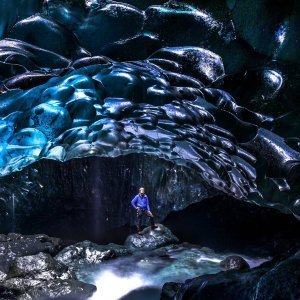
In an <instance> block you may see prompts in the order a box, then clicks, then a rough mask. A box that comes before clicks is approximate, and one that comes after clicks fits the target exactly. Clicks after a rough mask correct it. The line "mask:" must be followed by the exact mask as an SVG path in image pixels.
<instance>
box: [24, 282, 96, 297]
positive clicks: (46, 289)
mask: <svg viewBox="0 0 300 300" xmlns="http://www.w3.org/2000/svg"><path fill="white" fill-rule="evenodd" d="M95 291H96V287H95V286H94V285H91V284H87V283H84V282H81V281H78V280H74V279H68V280H62V279H55V280H51V281H49V282H43V283H41V284H39V285H37V286H35V287H33V288H31V289H30V290H29V291H28V292H27V293H26V294H24V295H22V297H20V299H22V300H25V299H26V300H27V299H28V300H33V299H38V300H48V299H64V300H66V299H68V300H81V299H82V300H86V299H88V298H90V297H91V296H92V295H93V293H94V292H95Z"/></svg>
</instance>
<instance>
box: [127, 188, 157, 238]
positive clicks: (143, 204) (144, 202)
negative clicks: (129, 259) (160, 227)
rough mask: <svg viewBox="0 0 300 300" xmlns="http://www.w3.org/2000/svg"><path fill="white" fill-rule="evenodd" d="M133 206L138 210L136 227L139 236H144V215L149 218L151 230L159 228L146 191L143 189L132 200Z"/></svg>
mask: <svg viewBox="0 0 300 300" xmlns="http://www.w3.org/2000/svg"><path fill="white" fill-rule="evenodd" d="M131 205H132V206H133V207H134V209H136V218H137V223H136V226H137V232H138V234H142V231H141V226H142V216H143V214H145V215H146V216H148V217H149V219H150V224H151V229H155V228H157V226H156V225H155V223H154V216H153V214H152V212H151V210H150V205H149V199H148V196H147V195H146V194H145V189H144V188H143V187H141V188H140V189H139V193H138V194H137V195H136V196H135V197H134V198H133V199H132V200H131Z"/></svg>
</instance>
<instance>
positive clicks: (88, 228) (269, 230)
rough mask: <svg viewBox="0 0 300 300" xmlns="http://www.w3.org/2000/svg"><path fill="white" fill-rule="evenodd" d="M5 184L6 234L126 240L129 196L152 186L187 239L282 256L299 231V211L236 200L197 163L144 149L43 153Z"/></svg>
mask: <svg viewBox="0 0 300 300" xmlns="http://www.w3.org/2000/svg"><path fill="white" fill-rule="evenodd" d="M20 182H22V184H20ZM2 186H3V187H5V188H6V193H7V194H6V195H4V194H2V201H1V203H2V204H3V205H1V211H2V214H3V217H2V218H1V226H2V228H4V229H5V230H6V231H7V232H12V231H15V232H20V233H22V234H36V233H41V232H43V233H46V234H48V235H49V236H57V237H60V238H62V239H65V240H73V241H80V240H91V241H93V242H96V243H100V244H106V243H110V242H114V243H119V244H122V243H123V242H124V241H125V239H126V237H127V236H128V235H129V234H132V233H135V231H136V229H135V211H134V210H133V208H132V207H131V205H130V200H131V199H132V198H133V196H134V195H135V194H137V192H138V188H139V187H140V186H145V188H146V193H147V195H148V196H149V199H150V201H151V210H152V211H153V213H154V215H155V217H156V221H157V222H162V223H163V224H165V225H166V226H167V227H169V228H170V229H171V230H172V231H173V232H174V233H175V235H177V236H178V237H179V239H180V240H181V241H182V242H189V243H194V244H200V245H202V246H208V247H211V248H213V249H216V250H218V251H235V252H243V253H247V254H249V255H251V254H253V255H275V254H276V253H279V252H280V251H283V250H285V249H286V248H289V247H290V246H291V244H293V243H295V242H296V241H297V236H299V233H300V225H299V222H298V221H297V220H296V219H295V218H294V217H293V216H292V215H285V214H282V213H281V212H279V211H277V210H275V209H272V208H264V207H260V206H257V205H254V204H251V203H247V202H245V201H242V200H236V199H233V198H231V197H229V196H226V195H224V194H222V193H220V192H218V191H217V190H215V189H213V188H211V187H209V186H208V185H207V184H205V183H203V181H201V178H200V176H199V175H198V174H197V172H196V171H194V170H193V169H189V168H187V167H185V166H178V165H175V164H174V163H172V162H170V161H167V160H164V159H162V158H159V157H155V156H150V155H145V154H129V155H126V156H119V157H115V158H110V157H87V158H80V159H73V160H70V161H67V162H64V163H61V162H58V161H54V160H46V159H44V160H41V161H39V162H37V163H35V164H33V165H31V166H29V167H27V168H25V169H24V170H22V171H20V172H16V173H14V174H13V175H10V176H7V177H5V178H3V179H2ZM5 212H6V213H5ZM145 221H147V220H144V225H147V223H145Z"/></svg>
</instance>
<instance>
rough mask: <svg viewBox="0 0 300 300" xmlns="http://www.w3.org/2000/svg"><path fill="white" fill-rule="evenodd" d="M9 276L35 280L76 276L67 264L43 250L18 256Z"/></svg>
mask: <svg viewBox="0 0 300 300" xmlns="http://www.w3.org/2000/svg"><path fill="white" fill-rule="evenodd" d="M8 276H9V277H10V278H11V277H21V278H25V279H35V280H52V279H71V278H74V276H73V274H71V273H70V272H69V270H68V267H67V266H66V265H64V264H62V263H60V262H58V261H57V260H54V259H53V258H52V257H51V256H50V255H49V254H47V253H43V252H41V253H39V254H37V255H31V256H23V257H18V258H16V259H15V260H14V261H13V262H12V264H11V266H10V269H9V273H8Z"/></svg>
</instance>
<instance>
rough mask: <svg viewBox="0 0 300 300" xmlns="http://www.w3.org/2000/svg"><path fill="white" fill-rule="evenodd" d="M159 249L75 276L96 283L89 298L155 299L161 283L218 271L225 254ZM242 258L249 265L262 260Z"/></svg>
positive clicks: (179, 248)
mask: <svg viewBox="0 0 300 300" xmlns="http://www.w3.org/2000/svg"><path fill="white" fill-rule="evenodd" d="M163 249H164V251H160V250H153V251H142V252H138V253H135V254H133V255H132V256H127V257H120V258H117V259H113V260H108V261H106V262H103V263H101V264H98V265H89V266H84V267H82V268H81V269H80V270H79V271H78V272H77V276H78V277H79V279H81V280H83V281H85V282H88V283H92V284H94V285H96V286H97V292H96V293H95V294H94V295H93V297H92V300H99V299H105V300H117V299H122V300H125V299H126V300H129V299H130V300H135V299H137V300H138V299H139V300H140V299H143V300H159V299H160V292H161V287H162V285H163V284H164V283H165V282H169V281H173V282H183V281H185V280H186V279H189V278H193V277H196V276H200V275H204V274H214V273H218V272H220V271H221V268H220V266H219V263H220V261H221V260H223V259H224V258H225V257H226V256H228V255H224V254H216V253H215V252H214V251H212V250H210V249H207V248H201V249H198V248H192V249H188V248H184V247H177V248H172V247H170V248H169V249H168V248H167V249H166V251H165V248H163ZM245 259H246V260H247V261H248V263H249V264H250V266H251V267H255V266H257V265H259V264H261V263H262V262H264V261H266V260H265V259H259V258H256V259H253V258H251V259H250V258H245Z"/></svg>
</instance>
